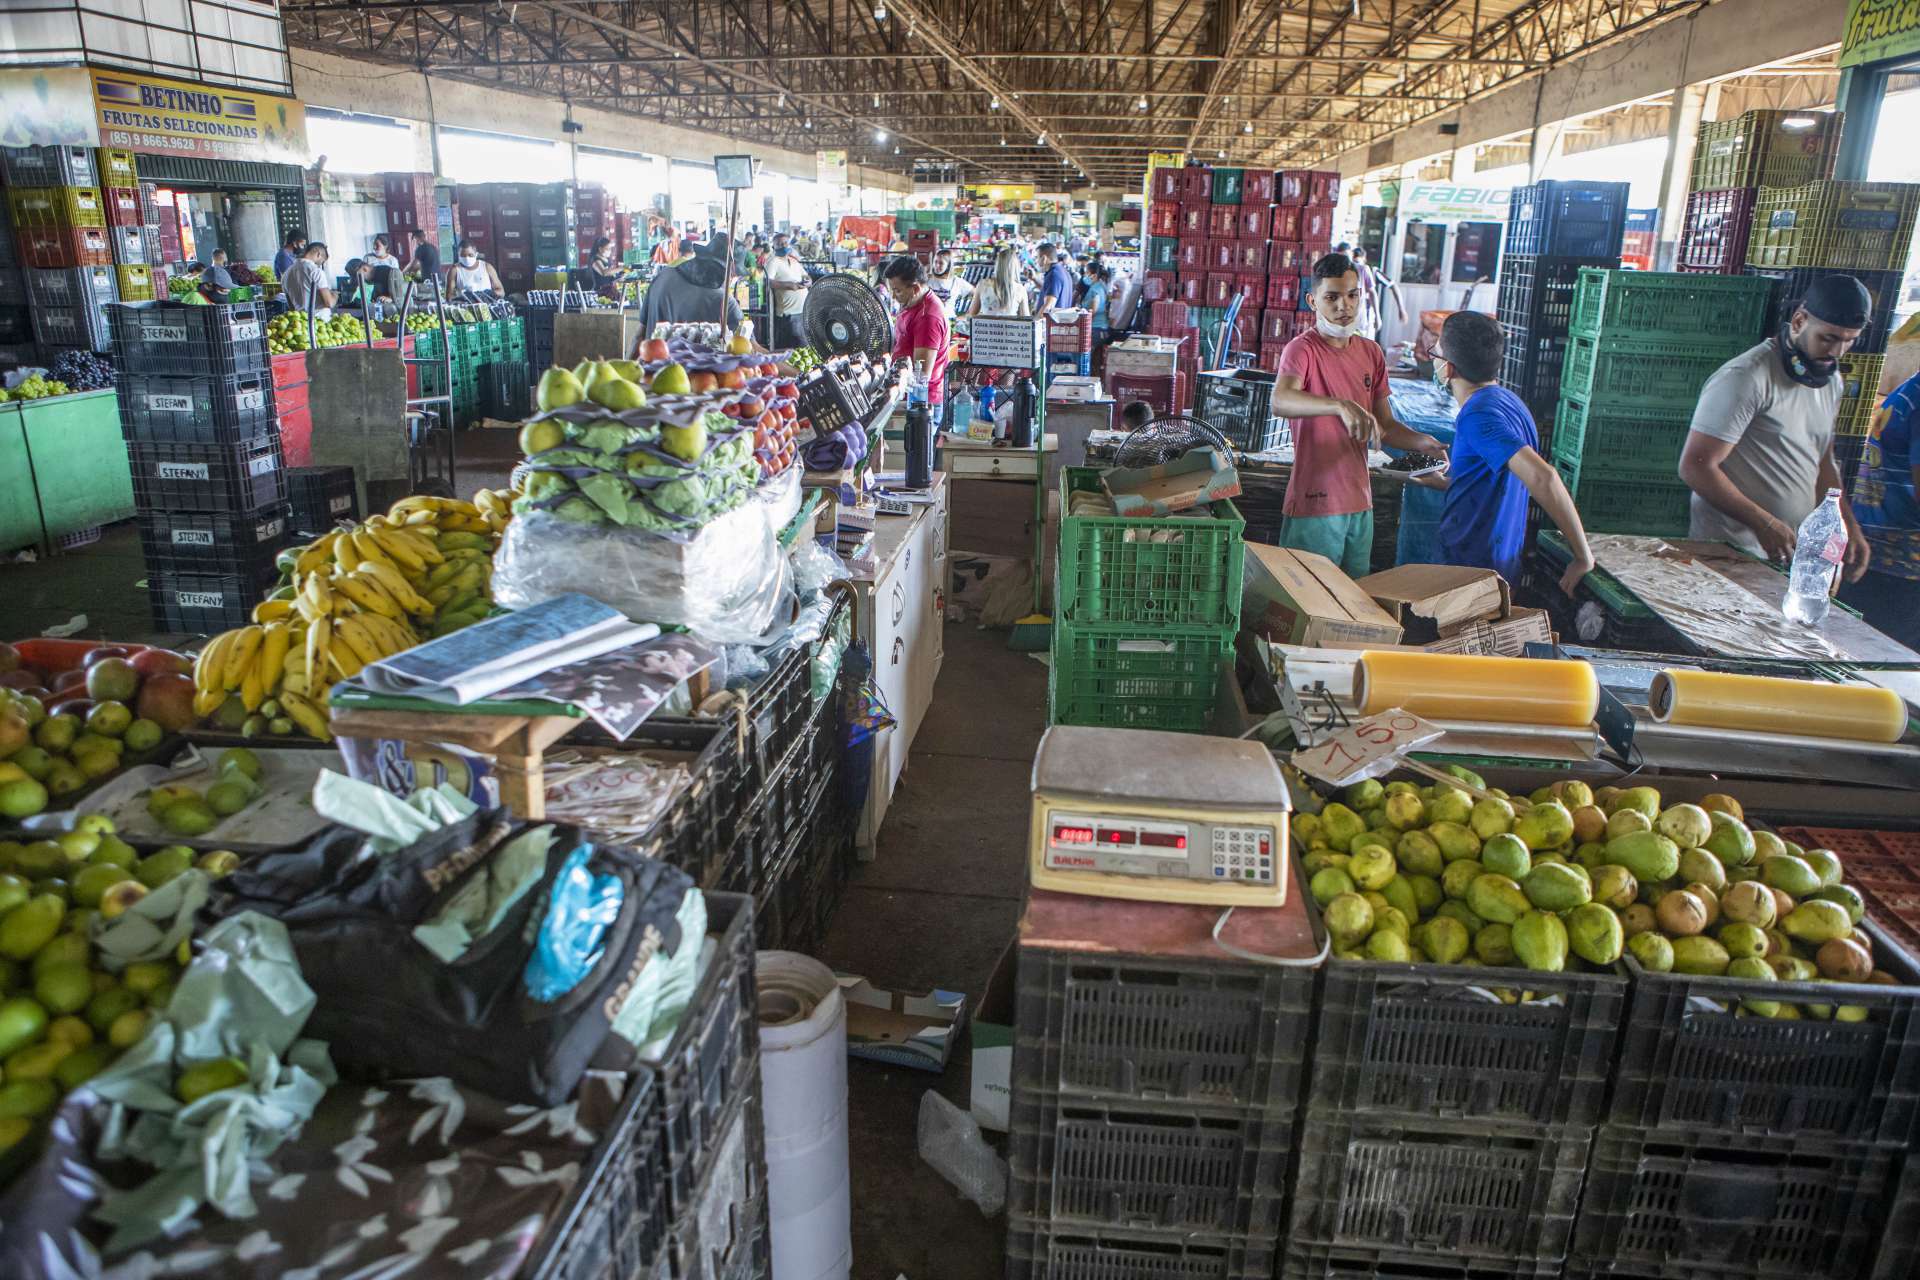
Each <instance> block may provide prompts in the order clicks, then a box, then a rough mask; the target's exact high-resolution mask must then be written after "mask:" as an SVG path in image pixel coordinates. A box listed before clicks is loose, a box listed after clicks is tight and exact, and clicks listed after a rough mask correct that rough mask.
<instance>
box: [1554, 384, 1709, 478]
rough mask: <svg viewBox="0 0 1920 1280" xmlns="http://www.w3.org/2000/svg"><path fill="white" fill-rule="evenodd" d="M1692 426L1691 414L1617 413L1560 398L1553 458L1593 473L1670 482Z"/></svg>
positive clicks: (1597, 404) (1656, 411) (1664, 411)
mask: <svg viewBox="0 0 1920 1280" xmlns="http://www.w3.org/2000/svg"><path fill="white" fill-rule="evenodd" d="M1692 424H1693V409H1692V407H1691V406H1689V407H1687V408H1685V409H1619V410H1616V409H1613V408H1611V407H1610V406H1606V407H1603V405H1602V402H1601V401H1597V400H1596V401H1592V402H1588V401H1584V400H1574V399H1571V398H1567V399H1562V400H1561V401H1560V404H1559V407H1558V409H1557V410H1556V411H1555V413H1554V418H1553V456H1554V457H1555V458H1556V459H1559V458H1565V459H1566V460H1568V461H1569V462H1572V463H1575V464H1585V465H1587V469H1588V470H1589V471H1607V472H1609V473H1611V472H1625V473H1630V474H1633V475H1647V476H1659V477H1662V478H1664V479H1668V480H1671V479H1673V478H1674V477H1675V476H1676V475H1678V474H1679V468H1680V451H1681V449H1682V448H1684V447H1685V446H1686V443H1687V431H1688V430H1689V429H1690V427H1691V426H1692Z"/></svg>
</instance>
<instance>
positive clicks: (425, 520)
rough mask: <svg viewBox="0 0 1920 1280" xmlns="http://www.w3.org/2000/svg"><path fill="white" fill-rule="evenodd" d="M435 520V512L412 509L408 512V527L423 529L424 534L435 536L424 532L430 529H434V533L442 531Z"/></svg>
mask: <svg viewBox="0 0 1920 1280" xmlns="http://www.w3.org/2000/svg"><path fill="white" fill-rule="evenodd" d="M434 520H435V513H434V512H431V511H410V512H408V513H407V528H409V529H414V530H418V531H422V532H423V535H424V536H426V537H432V536H433V535H432V534H426V533H424V531H425V530H428V529H432V530H433V532H434V533H438V532H439V531H440V530H439V528H438V527H437V526H436V525H435V523H434Z"/></svg>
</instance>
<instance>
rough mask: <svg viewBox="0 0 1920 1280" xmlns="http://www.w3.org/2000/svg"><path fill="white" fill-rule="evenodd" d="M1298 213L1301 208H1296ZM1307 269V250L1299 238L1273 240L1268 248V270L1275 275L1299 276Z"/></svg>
mask: <svg viewBox="0 0 1920 1280" xmlns="http://www.w3.org/2000/svg"><path fill="white" fill-rule="evenodd" d="M1294 212H1296V213H1298V212H1299V210H1297V209H1296V210H1294ZM1306 269H1307V252H1306V249H1305V248H1304V247H1302V245H1301V244H1300V242H1299V241H1298V240H1292V241H1280V240H1276V241H1274V242H1273V247H1272V248H1271V249H1269V250H1267V270H1269V271H1271V272H1272V273H1273V274H1275V275H1292V276H1297V275H1299V274H1300V273H1301V272H1302V271H1305V270H1306Z"/></svg>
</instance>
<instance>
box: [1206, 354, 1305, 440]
mask: <svg viewBox="0 0 1920 1280" xmlns="http://www.w3.org/2000/svg"><path fill="white" fill-rule="evenodd" d="M1275 381H1276V380H1275V378H1274V375H1273V374H1271V373H1268V372H1266V371H1265V370H1262V369H1233V370H1220V371H1203V372H1202V373H1201V374H1200V377H1199V381H1198V386H1199V395H1198V396H1197V397H1196V401H1195V407H1194V415H1195V416H1196V417H1198V418H1199V419H1200V420H1201V421H1202V422H1204V423H1206V424H1207V425H1208V426H1210V427H1212V428H1213V429H1214V430H1216V431H1218V432H1219V433H1220V434H1221V435H1223V436H1225V437H1226V438H1227V443H1228V444H1230V445H1232V446H1233V447H1234V448H1236V449H1240V450H1243V451H1245V452H1247V453H1259V452H1260V451H1262V450H1264V449H1272V448H1275V447H1277V446H1278V445H1279V443H1280V432H1281V429H1282V428H1283V427H1284V426H1285V423H1284V422H1282V421H1281V420H1280V419H1279V418H1276V417H1274V416H1273V387H1274V383H1275Z"/></svg>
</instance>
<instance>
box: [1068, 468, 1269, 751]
mask: <svg viewBox="0 0 1920 1280" xmlns="http://www.w3.org/2000/svg"><path fill="white" fill-rule="evenodd" d="M1101 475H1102V473H1101V472H1100V471H1098V470H1096V469H1094V468H1089V467H1066V468H1063V469H1062V471H1061V473H1060V485H1061V494H1060V510H1061V512H1062V517H1061V521H1060V562H1059V571H1058V574H1057V581H1056V595H1057V598H1056V601H1055V605H1054V623H1053V661H1052V666H1051V669H1050V671H1049V674H1048V679H1047V684H1048V706H1049V708H1050V722H1051V723H1053V724H1084V725H1108V726H1111V727H1115V728H1125V729H1167V730H1173V731H1176V732H1181V733H1205V732H1207V731H1208V729H1209V727H1210V726H1211V724H1212V722H1213V715H1214V708H1215V704H1216V700H1217V697H1218V691H1219V685H1220V680H1221V676H1222V672H1223V671H1226V670H1229V669H1230V668H1231V665H1232V661H1233V637H1234V634H1235V633H1236V632H1237V631H1238V630H1239V629H1240V588H1241V581H1242V575H1243V573H1244V563H1243V562H1244V532H1245V529H1246V521H1245V520H1243V519H1242V518H1241V516H1240V512H1239V511H1238V510H1237V509H1236V508H1235V507H1234V505H1233V504H1232V503H1231V502H1229V501H1226V500H1224V499H1223V500H1221V501H1218V502H1214V503H1212V504H1210V505H1209V506H1207V507H1197V508H1195V509H1193V510H1192V511H1186V512H1181V513H1179V514H1177V515H1173V516H1168V517H1165V518H1152V517H1126V516H1116V515H1110V514H1096V513H1097V512H1101V511H1106V510H1111V508H1110V507H1109V506H1108V505H1107V503H1106V500H1105V491H1104V489H1103V488H1102V486H1101Z"/></svg>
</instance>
